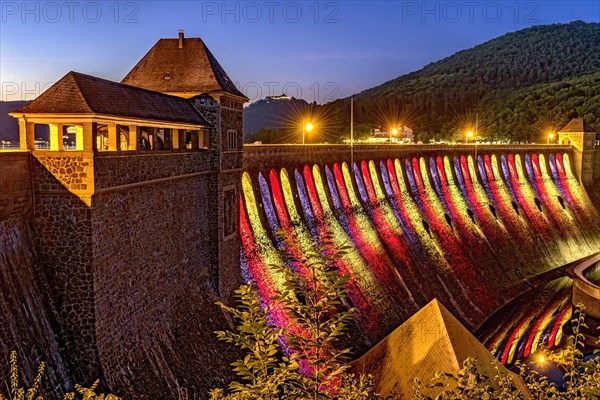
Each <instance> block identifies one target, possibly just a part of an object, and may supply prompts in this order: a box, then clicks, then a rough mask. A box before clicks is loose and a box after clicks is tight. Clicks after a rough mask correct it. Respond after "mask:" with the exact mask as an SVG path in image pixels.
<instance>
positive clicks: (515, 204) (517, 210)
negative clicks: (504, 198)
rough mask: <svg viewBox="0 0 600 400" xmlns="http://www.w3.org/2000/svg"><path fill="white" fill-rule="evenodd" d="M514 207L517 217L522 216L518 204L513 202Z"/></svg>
mask: <svg viewBox="0 0 600 400" xmlns="http://www.w3.org/2000/svg"><path fill="white" fill-rule="evenodd" d="M511 204H512V207H513V209H514V210H515V212H516V213H517V215H521V214H520V213H519V206H518V205H517V203H515V202H514V201H511Z"/></svg>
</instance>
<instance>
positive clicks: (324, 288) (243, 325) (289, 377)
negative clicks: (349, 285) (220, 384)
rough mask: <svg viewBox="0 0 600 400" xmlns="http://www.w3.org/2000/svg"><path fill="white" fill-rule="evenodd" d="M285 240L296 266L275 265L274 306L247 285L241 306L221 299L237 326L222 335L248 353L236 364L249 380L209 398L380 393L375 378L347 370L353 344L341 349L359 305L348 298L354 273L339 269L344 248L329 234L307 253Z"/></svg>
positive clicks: (353, 398) (348, 397)
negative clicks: (279, 322)
mask: <svg viewBox="0 0 600 400" xmlns="http://www.w3.org/2000/svg"><path fill="white" fill-rule="evenodd" d="M283 242H284V244H285V248H284V250H282V255H283V256H284V259H286V260H287V262H288V263H287V264H288V265H292V266H293V269H292V268H289V267H288V266H287V265H278V266H276V268H278V269H279V270H280V271H281V273H283V275H284V276H285V277H286V280H285V284H284V285H283V288H282V289H281V290H280V292H279V293H278V295H277V296H275V298H273V299H270V304H273V305H272V306H266V307H262V306H261V302H260V299H259V296H258V294H257V292H256V290H255V289H254V288H253V287H252V286H249V285H243V286H242V287H240V289H238V290H237V291H236V297H237V299H238V306H237V307H229V306H226V305H224V304H222V303H218V304H219V305H220V306H221V307H222V308H223V309H224V310H226V311H227V312H229V313H230V314H231V315H232V316H233V319H234V321H235V322H236V324H237V325H236V327H235V331H234V332H231V331H226V332H217V333H216V334H217V336H218V337H219V339H221V340H224V341H226V342H228V343H231V344H233V345H235V346H236V347H238V348H240V350H242V351H243V352H244V353H245V356H244V357H243V358H242V359H239V360H237V361H235V362H234V363H233V364H232V366H233V370H234V371H235V372H236V374H237V375H238V377H240V378H241V380H242V381H243V382H232V383H231V384H230V385H229V388H228V390H223V389H214V390H212V391H211V393H210V395H211V397H210V398H211V400H249V399H260V400H263V399H265V400H266V399H297V400H302V399H306V400H309V399H313V400H316V399H336V400H369V399H378V398H380V397H379V396H378V395H377V394H375V393H374V392H373V380H372V377H370V376H367V375H358V376H355V375H354V374H351V373H348V372H347V370H348V368H349V365H348V364H347V357H348V354H349V353H350V349H347V348H345V349H341V350H340V349H338V348H337V346H338V345H339V339H340V338H341V337H342V336H343V335H344V334H345V332H346V330H347V328H348V324H349V323H350V321H351V320H352V318H353V316H354V315H355V312H356V311H355V309H354V308H351V307H348V306H347V304H346V298H347V295H346V288H345V286H344V285H345V284H346V282H347V281H348V279H349V278H348V277H347V276H345V275H341V274H339V273H338V271H337V269H336V264H337V261H338V260H339V258H340V257H342V255H343V254H344V252H345V248H342V249H335V248H334V246H333V242H332V240H331V238H329V237H326V238H324V239H323V240H322V241H321V242H320V243H318V244H316V247H315V250H314V251H311V252H307V253H304V254H302V253H300V252H298V251H297V249H294V248H293V247H292V246H293V245H292V242H291V241H288V240H285V239H284V240H283ZM273 307H281V309H282V310H283V311H284V312H285V314H286V315H287V316H288V317H289V318H290V320H291V323H290V324H289V326H286V327H278V326H273V324H270V323H269V322H268V315H269V313H270V312H271V311H272V310H273ZM282 343H285V344H286V352H287V354H284V352H283V350H282V347H281V344H282Z"/></svg>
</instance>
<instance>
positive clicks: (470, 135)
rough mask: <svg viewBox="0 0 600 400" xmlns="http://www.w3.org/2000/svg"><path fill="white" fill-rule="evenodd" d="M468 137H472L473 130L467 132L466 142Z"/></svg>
mask: <svg viewBox="0 0 600 400" xmlns="http://www.w3.org/2000/svg"><path fill="white" fill-rule="evenodd" d="M470 137H473V131H469V132H467V141H466V143H469V138H470Z"/></svg>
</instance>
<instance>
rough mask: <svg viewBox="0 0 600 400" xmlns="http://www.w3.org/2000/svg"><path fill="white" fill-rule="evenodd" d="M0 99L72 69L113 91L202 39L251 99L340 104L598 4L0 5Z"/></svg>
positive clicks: (273, 0) (599, 10) (22, 94)
mask: <svg viewBox="0 0 600 400" xmlns="http://www.w3.org/2000/svg"><path fill="white" fill-rule="evenodd" d="M0 10H1V20H0V21H1V25H0V82H1V83H2V87H1V93H0V100H20V99H28V100H31V99H33V98H34V97H35V96H37V95H39V93H40V92H41V91H43V90H44V89H45V88H47V87H48V86H49V85H51V84H52V83H53V82H55V81H57V80H58V79H60V78H61V77H62V76H63V75H65V74H66V73H67V72H68V71H70V70H76V71H79V72H83V73H88V74H91V75H96V76H100V77H103V78H107V79H112V80H115V81H120V80H121V79H122V78H123V77H124V76H125V74H126V73H127V72H128V71H129V70H130V69H131V68H132V67H133V66H134V65H135V64H136V63H137V61H138V60H139V59H140V58H141V57H142V56H143V55H144V54H145V53H146V52H147V51H148V50H149V49H150V47H152V45H153V44H154V43H155V42H156V41H157V40H158V39H159V38H162V37H173V38H174V37H176V36H177V30H178V29H184V30H185V35H186V37H198V36H199V37H201V38H202V39H204V41H205V43H206V44H207V45H208V47H209V48H210V49H211V51H212V52H213V54H215V56H216V57H217V59H218V60H219V62H220V63H221V65H222V66H223V67H224V68H225V70H226V71H227V73H228V74H229V76H230V78H231V79H232V80H233V81H234V82H236V83H237V85H238V87H239V88H240V90H242V91H243V92H244V93H245V94H246V95H247V96H248V97H249V98H250V99H251V101H254V100H257V99H260V98H263V97H265V96H268V95H278V94H281V93H282V91H284V90H285V92H286V93H287V94H288V95H291V96H296V97H302V98H304V99H305V100H307V101H317V102H319V103H321V102H327V101H330V100H333V99H336V98H340V97H345V96H348V95H350V94H353V93H356V92H359V91H361V90H364V89H367V88H369V87H372V86H375V85H378V84H380V83H383V82H385V81H387V80H390V79H392V78H395V77H397V76H399V75H402V74H405V73H407V72H410V71H414V70H417V69H419V68H421V67H423V66H425V65H426V64H428V63H430V62H433V61H436V60H438V59H440V58H443V57H446V56H449V55H451V54H453V53H455V52H456V51H459V50H463V49H466V48H469V47H472V46H474V45H477V44H480V43H483V42H485V41H487V40H489V39H492V38H494V37H497V36H500V35H502V34H504V33H507V32H512V31H516V30H519V29H522V28H526V27H529V26H532V25H539V24H550V23H562V22H569V21H573V20H577V19H581V20H584V21H587V22H599V21H600V1H598V0H590V1H558V0H556V1H553V0H549V1H541V0H539V1H518V2H517V1H429V2H427V1H425V2H424V1H352V0H350V1H348V0H343V1H313V0H306V1H286V0H259V1H168V2H167V1H164V2H162V1H147V0H145V1H120V2H116V1H50V2H43V1H42V2H39V1H31V2H22V1H4V0H2V1H0Z"/></svg>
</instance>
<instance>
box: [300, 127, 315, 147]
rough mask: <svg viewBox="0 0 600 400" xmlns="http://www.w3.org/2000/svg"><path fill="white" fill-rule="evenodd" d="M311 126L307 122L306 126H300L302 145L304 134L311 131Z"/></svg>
mask: <svg viewBox="0 0 600 400" xmlns="http://www.w3.org/2000/svg"><path fill="white" fill-rule="evenodd" d="M313 128H314V127H313V124H311V123H310V122H307V123H306V124H304V125H302V144H305V142H304V132H305V131H306V132H310V131H312V130H313Z"/></svg>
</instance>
